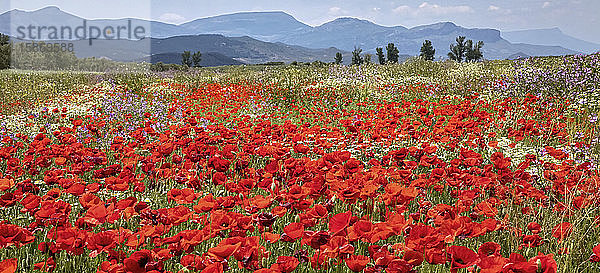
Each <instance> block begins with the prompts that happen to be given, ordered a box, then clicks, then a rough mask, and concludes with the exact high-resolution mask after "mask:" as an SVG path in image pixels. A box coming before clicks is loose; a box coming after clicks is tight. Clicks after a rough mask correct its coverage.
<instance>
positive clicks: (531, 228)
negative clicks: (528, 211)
mask: <svg viewBox="0 0 600 273" xmlns="http://www.w3.org/2000/svg"><path fill="white" fill-rule="evenodd" d="M527 229H528V230H529V231H531V232H532V233H533V234H538V233H540V231H541V230H542V226H540V224H538V223H536V222H531V223H529V224H527Z"/></svg>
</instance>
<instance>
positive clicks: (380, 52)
mask: <svg viewBox="0 0 600 273" xmlns="http://www.w3.org/2000/svg"><path fill="white" fill-rule="evenodd" d="M376 50H377V60H378V61H379V64H385V55H383V48H381V47H378V48H377V49H376Z"/></svg>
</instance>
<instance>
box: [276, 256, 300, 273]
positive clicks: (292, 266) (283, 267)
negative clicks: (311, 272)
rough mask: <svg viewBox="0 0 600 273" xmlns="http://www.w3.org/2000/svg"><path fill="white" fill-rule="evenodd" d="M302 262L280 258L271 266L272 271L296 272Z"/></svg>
mask: <svg viewBox="0 0 600 273" xmlns="http://www.w3.org/2000/svg"><path fill="white" fill-rule="evenodd" d="M299 264H300V261H298V259H296V258H294V257H290V256H279V257H277V262H275V264H273V265H272V266H271V269H272V270H274V271H276V272H282V273H289V272H292V271H294V270H296V267H298V265H299Z"/></svg>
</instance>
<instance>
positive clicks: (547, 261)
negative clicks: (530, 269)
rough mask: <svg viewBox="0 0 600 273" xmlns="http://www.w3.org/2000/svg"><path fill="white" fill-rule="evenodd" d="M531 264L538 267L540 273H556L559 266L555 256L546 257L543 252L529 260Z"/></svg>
mask: <svg viewBox="0 0 600 273" xmlns="http://www.w3.org/2000/svg"><path fill="white" fill-rule="evenodd" d="M529 262H530V263H532V264H536V265H537V271H536V272H540V273H556V271H557V270H558V265H557V264H556V261H555V260H554V255H552V254H548V255H544V254H542V253H541V252H540V253H538V255H537V256H535V257H533V258H531V259H529Z"/></svg>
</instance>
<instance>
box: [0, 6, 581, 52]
mask: <svg viewBox="0 0 600 273" xmlns="http://www.w3.org/2000/svg"><path fill="white" fill-rule="evenodd" d="M83 20H84V19H83V18H81V17H78V16H75V15H72V14H69V13H66V12H64V11H62V10H60V9H59V8H57V7H46V8H43V9H40V10H36V11H19V10H12V11H9V12H6V13H3V14H0V23H4V24H0V32H4V33H15V32H14V28H15V27H16V26H18V25H24V24H30V23H31V24H40V25H44V24H47V25H51V24H54V23H56V22H61V23H64V24H73V25H74V26H75V25H77V24H79V25H80V24H81V21H83ZM128 22H131V24H134V25H141V26H144V27H146V28H147V29H148V32H149V33H148V34H147V35H148V36H151V37H152V38H171V37H177V36H189V35H199V34H220V35H224V36H229V37H244V36H247V37H250V38H253V39H256V40H260V41H264V42H271V43H283V44H286V45H293V46H301V47H304V48H305V49H324V50H327V49H329V48H331V47H335V48H337V49H339V50H343V51H351V50H353V49H354V48H355V47H360V48H362V49H363V51H364V52H366V53H371V54H373V53H374V52H375V48H376V47H385V46H386V45H387V43H389V42H393V43H394V44H395V45H396V46H397V47H398V49H399V51H400V54H407V55H417V54H418V52H419V49H420V47H421V44H422V43H423V41H424V40H431V41H432V43H433V46H434V47H435V48H436V50H437V51H436V52H437V54H438V55H437V57H438V59H439V58H440V57H441V58H445V54H446V53H447V52H448V49H449V45H450V44H451V43H453V42H454V39H455V38H456V37H457V36H466V37H467V38H468V39H473V40H475V41H478V40H481V41H484V43H485V45H484V47H483V52H484V57H485V58H487V59H505V58H508V57H511V56H513V55H514V54H517V53H519V54H521V55H523V54H525V55H529V56H545V55H568V54H577V53H580V52H585V51H580V50H572V49H568V48H565V47H564V46H562V44H560V43H559V44H556V43H548V44H544V45H535V44H532V43H529V42H527V43H524V42H520V41H517V43H512V42H509V41H508V40H506V39H504V35H506V33H501V32H500V31H499V30H496V29H489V28H464V27H461V26H457V25H455V24H454V23H451V22H441V23H435V24H430V25H424V26H417V27H413V28H406V27H403V26H391V27H388V26H381V25H377V24H375V23H373V22H370V21H368V20H362V19H356V18H350V17H343V18H338V19H335V20H333V21H330V22H327V23H324V24H322V25H319V26H315V27H313V26H309V25H307V24H304V23H302V22H300V21H298V20H296V19H295V18H294V17H293V16H291V15H289V14H287V13H285V12H241V13H234V14H226V15H219V16H213V17H207V18H200V19H196V20H193V21H190V22H186V23H183V24H179V25H174V24H168V23H163V22H157V21H147V20H140V19H128V18H125V19H95V20H87V23H88V24H89V25H95V26H99V27H105V26H110V25H122V24H125V23H128ZM11 29H12V30H13V31H11ZM508 35H511V34H510V33H509V34H508ZM13 36H14V35H13ZM182 39H185V38H182ZM513 41H514V40H513ZM246 51H247V50H246ZM163 53H164V52H163ZM220 53H222V54H225V55H227V54H230V53H231V52H230V53H225V52H220ZM238 55H239V54H238ZM309 55H310V54H309ZM325 55H327V54H325ZM227 56H229V55H227ZM229 57H232V56H229ZM290 58H291V56H290V57H288V58H285V59H290ZM242 59H243V58H242ZM248 59H253V57H250V56H248ZM262 59H266V58H262Z"/></svg>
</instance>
